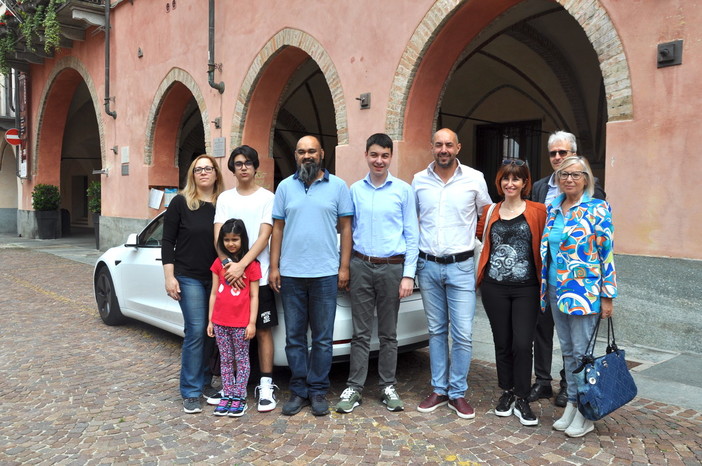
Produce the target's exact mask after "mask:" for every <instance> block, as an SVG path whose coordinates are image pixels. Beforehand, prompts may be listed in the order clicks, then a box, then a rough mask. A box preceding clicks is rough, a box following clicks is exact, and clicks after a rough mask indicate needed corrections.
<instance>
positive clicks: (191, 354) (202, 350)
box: [161, 154, 224, 413]
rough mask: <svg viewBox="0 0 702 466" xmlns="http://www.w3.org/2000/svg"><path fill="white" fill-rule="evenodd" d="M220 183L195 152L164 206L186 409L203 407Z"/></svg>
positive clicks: (210, 162)
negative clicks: (177, 190)
mask: <svg viewBox="0 0 702 466" xmlns="http://www.w3.org/2000/svg"><path fill="white" fill-rule="evenodd" d="M223 187H224V186H223V182H222V174H221V172H220V170H219V167H218V166H217V163H216V162H215V160H214V159H213V158H212V157H210V156H209V155H206V154H203V155H200V156H198V157H197V158H195V160H193V162H192V164H190V169H189V170H188V177H187V182H186V184H185V188H183V190H182V191H181V193H180V194H178V195H177V196H176V197H175V198H174V199H173V200H172V201H171V203H170V205H169V206H168V210H167V211H166V217H165V221H164V225H163V243H162V246H161V257H162V260H163V272H164V275H165V278H166V293H167V294H168V296H169V297H171V298H172V299H175V300H176V301H178V303H179V304H180V309H181V312H182V313H183V323H184V333H185V338H184V339H183V349H182V356H181V371H180V394H181V396H182V397H183V410H184V411H185V412H186V413H199V412H201V411H202V405H201V402H200V396H201V395H202V391H203V388H204V387H205V385H206V384H207V383H208V382H209V380H208V378H209V377H210V376H211V374H209V367H208V364H207V359H208V358H209V354H208V352H207V351H206V340H207V336H206V331H207V324H208V305H209V295H210V288H211V286H212V272H210V266H211V265H212V262H213V261H214V259H215V257H217V253H216V252H215V248H214V244H213V243H212V235H213V234H214V225H213V222H214V214H215V201H216V199H217V196H219V194H220V193H221V192H222V190H223Z"/></svg>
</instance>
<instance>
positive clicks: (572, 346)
mask: <svg viewBox="0 0 702 466" xmlns="http://www.w3.org/2000/svg"><path fill="white" fill-rule="evenodd" d="M548 299H549V303H550V304H551V312H552V313H553V323H554V324H555V326H556V333H557V334H558V341H559V342H560V344H561V353H562V354H563V364H564V369H565V376H566V382H568V401H569V402H571V403H575V402H576V401H577V399H578V386H577V384H576V383H575V375H573V371H575V370H576V369H577V368H578V366H579V365H580V362H581V359H582V357H583V356H584V355H585V352H586V351H587V344H588V343H589V342H590V337H591V336H592V332H593V330H594V329H595V325H597V319H599V318H600V314H589V315H585V316H572V315H570V314H566V313H565V312H561V311H560V310H559V309H558V305H557V298H556V288H555V287H554V286H551V284H550V283H549V284H548Z"/></svg>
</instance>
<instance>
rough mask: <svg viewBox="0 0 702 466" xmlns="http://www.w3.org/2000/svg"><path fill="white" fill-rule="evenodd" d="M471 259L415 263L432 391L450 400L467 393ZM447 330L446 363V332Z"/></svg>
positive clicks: (472, 287) (472, 311) (470, 346)
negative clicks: (420, 294) (425, 332)
mask: <svg viewBox="0 0 702 466" xmlns="http://www.w3.org/2000/svg"><path fill="white" fill-rule="evenodd" d="M474 269H475V265H474V261H473V258H472V257H471V258H469V259H468V260H465V261H463V262H456V263H453V264H439V263H437V262H432V261H427V260H425V259H422V258H420V259H419V260H418V261H417V275H419V287H420V291H421V293H422V302H423V303H424V312H425V313H426V315H427V324H428V329H429V360H430V364H431V384H432V386H433V387H434V392H435V393H438V394H439V395H448V396H449V398H450V399H456V398H462V397H464V396H465V392H466V390H468V381H467V378H468V370H469V369H470V360H471V356H472V353H473V317H474V316H475V271H474ZM449 329H450V330H451V340H452V344H451V358H450V362H449V343H448V333H449Z"/></svg>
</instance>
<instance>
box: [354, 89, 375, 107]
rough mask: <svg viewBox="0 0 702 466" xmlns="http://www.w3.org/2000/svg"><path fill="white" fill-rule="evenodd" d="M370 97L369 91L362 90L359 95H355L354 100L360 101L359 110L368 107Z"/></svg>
mask: <svg viewBox="0 0 702 466" xmlns="http://www.w3.org/2000/svg"><path fill="white" fill-rule="evenodd" d="M370 99H371V95H370V92H364V93H363V94H361V95H360V96H359V97H356V100H358V101H360V103H361V110H366V109H369V108H370Z"/></svg>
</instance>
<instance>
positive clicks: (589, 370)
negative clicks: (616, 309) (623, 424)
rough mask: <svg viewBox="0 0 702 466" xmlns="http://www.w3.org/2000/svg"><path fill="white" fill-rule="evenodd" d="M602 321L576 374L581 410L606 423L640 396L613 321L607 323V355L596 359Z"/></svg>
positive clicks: (586, 415) (585, 414)
mask: <svg viewBox="0 0 702 466" xmlns="http://www.w3.org/2000/svg"><path fill="white" fill-rule="evenodd" d="M601 321H602V319H598V321H597V325H595V329H594V331H593V333H592V337H591V338H590V341H589V343H588V346H587V350H586V352H585V356H583V358H582V364H581V365H580V367H579V368H578V369H577V370H575V371H574V372H573V374H574V375H575V380H576V384H577V386H578V410H579V411H580V413H581V414H582V415H583V416H585V418H587V419H589V420H591V421H597V420H598V419H602V418H603V417H605V416H606V415H608V414H609V413H611V412H613V411H614V410H616V409H617V408H619V407H621V406H624V405H625V404H626V403H628V402H629V401H631V400H633V399H634V397H635V396H636V393H637V389H636V384H635V383H634V378H633V377H632V376H631V374H630V373H629V368H628V367H627V366H626V359H625V353H624V350H623V349H619V348H618V347H617V343H616V341H615V339H614V324H613V323H612V318H611V317H610V318H609V319H607V321H608V323H607V352H606V354H605V355H604V356H600V357H597V358H595V357H594V356H593V353H594V351H595V343H596V340H597V332H598V331H599V328H600V322H601ZM610 337H611V338H610Z"/></svg>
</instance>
